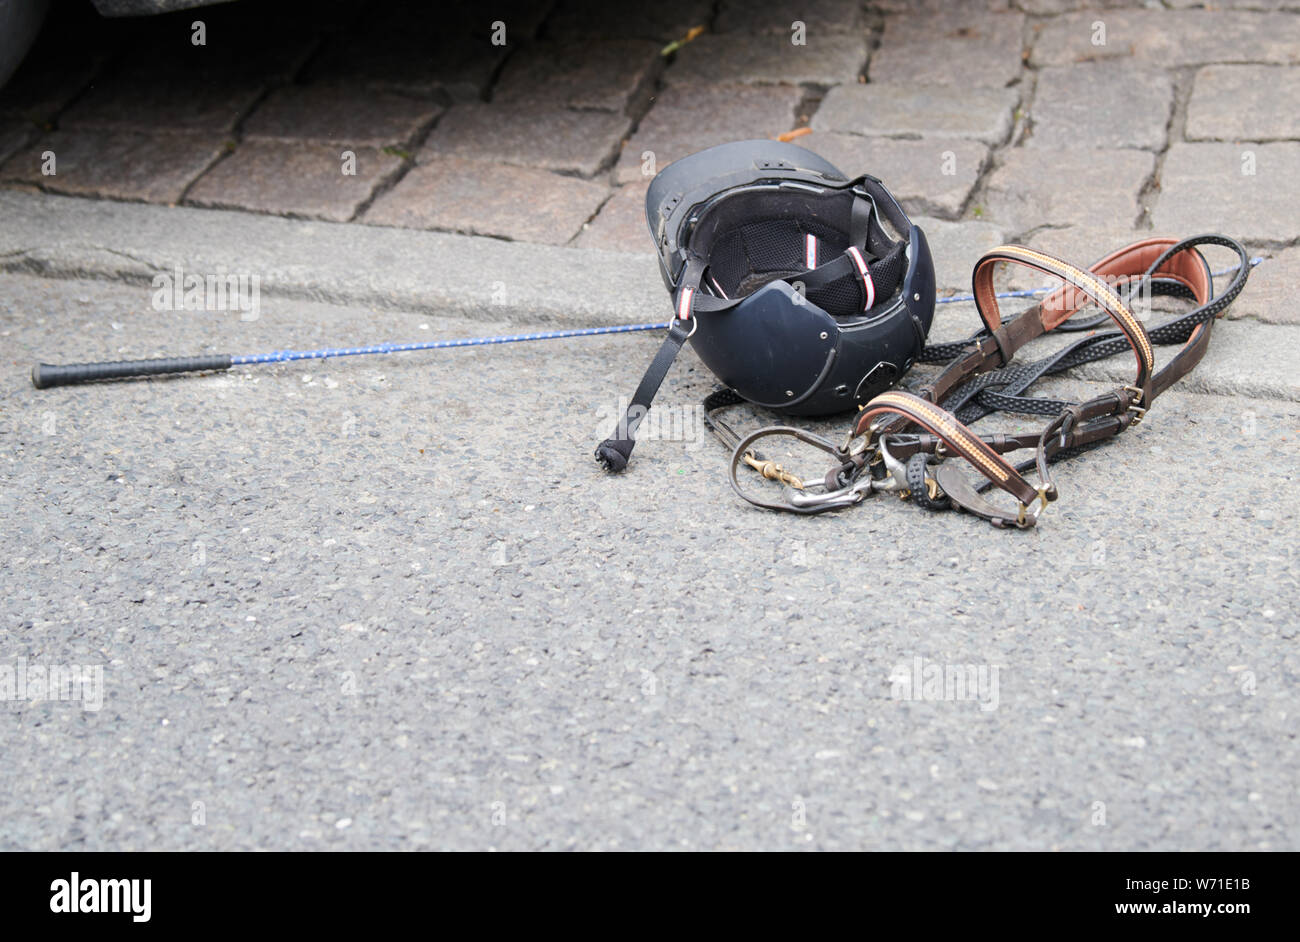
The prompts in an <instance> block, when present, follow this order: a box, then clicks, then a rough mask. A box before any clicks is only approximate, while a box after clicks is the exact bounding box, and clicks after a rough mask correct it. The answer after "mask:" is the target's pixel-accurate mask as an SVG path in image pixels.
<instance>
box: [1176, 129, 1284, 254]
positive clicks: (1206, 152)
mask: <svg viewBox="0 0 1300 942" xmlns="http://www.w3.org/2000/svg"><path fill="white" fill-rule="evenodd" d="M1252 170H1253V171H1254V172H1253V173H1251V172H1250V171H1252ZM1298 179H1300V144H1297V143H1292V142H1285V143H1275V144H1240V145H1238V144H1174V145H1173V146H1172V147H1170V148H1169V153H1168V155H1167V156H1166V157H1165V163H1164V167H1163V169H1162V172H1161V175H1160V193H1159V196H1158V198H1157V199H1156V203H1155V208H1154V209H1153V211H1152V214H1151V221H1152V223H1153V225H1154V226H1155V227H1156V228H1157V229H1159V230H1163V231H1166V232H1171V233H1187V234H1188V235H1191V234H1193V233H1197V232H1205V231H1207V230H1209V231H1219V232H1223V233H1225V234H1227V235H1230V236H1232V237H1233V238H1235V239H1240V240H1244V241H1246V242H1262V243H1276V242H1290V241H1293V240H1295V239H1296V238H1297V237H1298V236H1300V187H1297V186H1296V180H1298Z"/></svg>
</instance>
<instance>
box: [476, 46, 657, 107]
mask: <svg viewBox="0 0 1300 942" xmlns="http://www.w3.org/2000/svg"><path fill="white" fill-rule="evenodd" d="M659 50H660V43H658V42H655V41H654V40H651V39H609V40H586V41H583V42H569V43H558V42H538V43H533V44H532V45H530V46H529V47H527V48H526V49H523V50H521V51H520V52H519V53H517V54H516V55H514V56H511V58H510V60H509V61H508V62H506V64H505V67H504V69H503V70H502V72H501V77H500V78H499V79H497V82H496V84H495V85H494V86H493V88H492V103H493V104H498V105H516V104H533V105H544V106H548V107H568V108H586V109H598V110H603V111H624V110H629V112H630V113H636V112H637V111H638V110H639V109H640V107H641V106H642V105H644V103H645V101H646V99H647V98H648V97H649V94H650V90H651V89H652V88H653V85H654V81H655V78H656V77H657V76H658V75H659V73H660V72H661V71H662V69H663V62H664V59H663V56H661V55H659Z"/></svg>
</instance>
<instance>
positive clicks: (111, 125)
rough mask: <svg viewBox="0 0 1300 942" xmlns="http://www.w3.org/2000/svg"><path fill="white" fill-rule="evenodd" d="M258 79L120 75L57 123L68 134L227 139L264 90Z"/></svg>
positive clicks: (98, 84) (83, 100)
mask: <svg viewBox="0 0 1300 942" xmlns="http://www.w3.org/2000/svg"><path fill="white" fill-rule="evenodd" d="M265 88H266V86H265V84H264V83H263V82H262V80H260V79H257V78H252V77H248V78H238V79H231V80H229V81H225V80H223V81H215V80H209V79H204V78H201V77H190V78H185V77H182V76H175V77H169V78H168V79H166V80H162V79H160V77H159V76H156V75H155V76H149V75H119V76H116V77H114V78H112V79H109V80H106V81H104V82H102V83H97V84H96V85H95V86H94V88H93V89H91V91H90V92H89V93H88V94H87V95H86V96H85V97H83V98H81V99H79V100H78V101H77V102H76V103H75V104H74V105H73V106H72V107H71V108H70V109H69V110H68V111H67V113H66V114H64V115H63V116H62V118H60V120H59V124H60V126H61V127H63V128H67V129H77V128H83V129H94V130H111V131H139V132H142V133H150V134H154V133H173V132H181V133H200V134H229V133H231V132H232V131H233V130H234V128H235V125H236V124H237V123H238V122H239V120H240V119H241V118H242V117H243V116H244V115H245V114H247V113H248V111H249V110H250V109H251V108H252V106H253V104H254V103H255V102H256V101H257V100H258V99H259V98H260V97H261V96H262V94H263V92H264V91H265Z"/></svg>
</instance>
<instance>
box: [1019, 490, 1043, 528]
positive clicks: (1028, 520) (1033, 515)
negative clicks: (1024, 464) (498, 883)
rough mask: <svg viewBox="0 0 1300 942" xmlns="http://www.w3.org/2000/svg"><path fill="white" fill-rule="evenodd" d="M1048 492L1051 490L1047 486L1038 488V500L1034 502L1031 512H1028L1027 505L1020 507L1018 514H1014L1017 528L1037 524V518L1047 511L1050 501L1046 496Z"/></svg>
mask: <svg viewBox="0 0 1300 942" xmlns="http://www.w3.org/2000/svg"><path fill="white" fill-rule="evenodd" d="M1050 490H1051V488H1050V487H1049V486H1047V485H1042V486H1040V487H1039V488H1038V499H1037V500H1036V501H1035V502H1034V503H1035V504H1036V505H1037V506H1036V507H1034V509H1033V511H1032V512H1030V510H1029V506H1028V505H1027V504H1021V505H1020V512H1019V513H1018V514H1016V525H1017V526H1019V527H1022V528H1023V527H1026V526H1032V525H1033V524H1036V523H1038V518H1039V516H1040V515H1041V514H1042V512H1043V511H1044V510H1046V509H1047V504H1048V502H1049V501H1050V500H1051V498H1049V497H1048V496H1047V494H1048V492H1049V491H1050Z"/></svg>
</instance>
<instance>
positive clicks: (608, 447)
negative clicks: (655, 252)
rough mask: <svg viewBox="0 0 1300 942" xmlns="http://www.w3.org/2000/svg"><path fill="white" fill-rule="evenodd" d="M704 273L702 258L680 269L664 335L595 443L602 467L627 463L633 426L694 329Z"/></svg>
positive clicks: (610, 468) (608, 468)
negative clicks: (615, 421) (602, 436)
mask: <svg viewBox="0 0 1300 942" xmlns="http://www.w3.org/2000/svg"><path fill="white" fill-rule="evenodd" d="M703 274H704V262H703V261H702V260H700V259H698V258H692V259H691V260H690V262H688V263H687V265H686V269H685V270H684V271H683V272H682V280H681V284H680V286H679V287H678V290H677V301H676V314H677V316H676V317H674V318H673V322H672V323H671V324H669V325H668V336H667V337H665V338H664V342H663V343H662V344H661V345H660V347H659V352H658V353H656V354H655V358H654V359H653V360H651V361H650V366H649V368H647V369H646V371H645V375H644V376H642V377H641V382H640V383H639V384H637V387H636V392H635V393H633V394H632V401H631V402H629V403H628V406H627V409H625V410H624V412H623V415H622V417H621V418H620V419H619V420H618V425H616V426H615V427H614V433H613V434H612V435H610V436H609V438H607V439H605V440H604V441H603V442H601V443H600V444H599V445H597V446H596V460H597V461H599V462H600V464H601V465H602V466H603V467H604V468H605V470H606V471H610V472H613V473H618V472H619V471H622V470H623V469H624V468H626V467H627V462H628V459H629V458H631V457H632V449H633V448H635V447H636V430H637V426H639V425H640V424H641V420H642V419H644V418H645V416H646V413H647V412H649V411H650V403H651V402H652V401H654V397H655V393H657V392H658V391H659V387H660V386H661V385H663V381H664V377H666V376H667V375H668V371H669V370H670V369H672V366H673V363H674V362H675V361H676V360H677V354H679V353H681V352H682V345H683V344H685V343H686V341H687V340H689V339H690V338H691V335H692V334H694V333H695V327H696V322H695V301H696V295H697V294H698V292H699V284H700V276H701V275H703Z"/></svg>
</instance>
